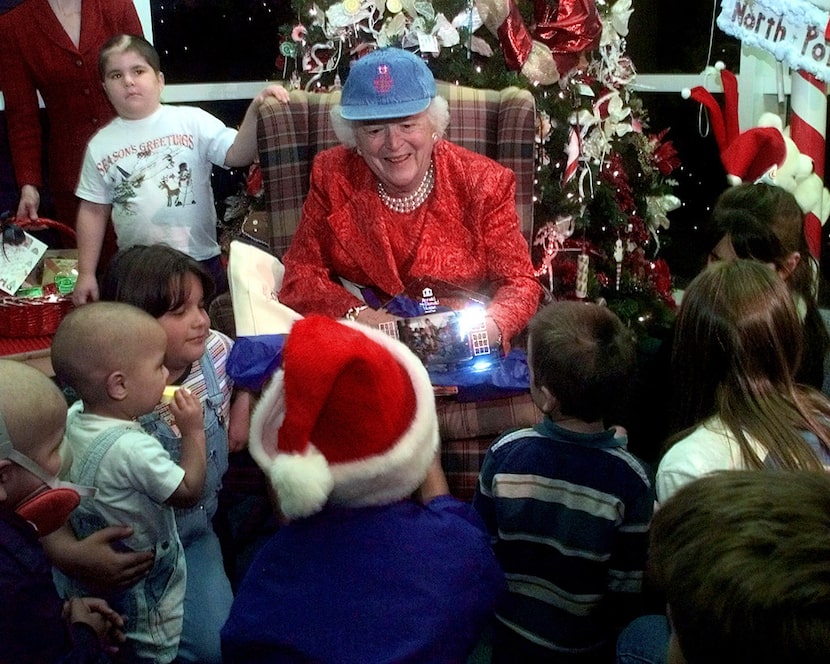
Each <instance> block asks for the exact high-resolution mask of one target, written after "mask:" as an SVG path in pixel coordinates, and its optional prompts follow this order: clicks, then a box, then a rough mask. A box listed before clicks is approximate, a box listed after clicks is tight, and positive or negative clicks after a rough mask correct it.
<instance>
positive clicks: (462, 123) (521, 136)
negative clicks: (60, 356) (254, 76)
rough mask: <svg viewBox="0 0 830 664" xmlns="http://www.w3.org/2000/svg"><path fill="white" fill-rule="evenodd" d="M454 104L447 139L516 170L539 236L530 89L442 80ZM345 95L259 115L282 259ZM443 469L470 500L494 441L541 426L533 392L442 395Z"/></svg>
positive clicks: (520, 199)
mask: <svg viewBox="0 0 830 664" xmlns="http://www.w3.org/2000/svg"><path fill="white" fill-rule="evenodd" d="M437 87H438V94H439V95H441V96H442V97H444V98H445V99H446V100H447V101H448V102H449V109H450V124H449V127H448V129H447V133H446V138H447V139H449V140H450V141H452V142H454V143H456V144H458V145H461V146H463V147H465V148H468V149H470V150H473V151H475V152H478V153H481V154H485V155H487V156H488V157H491V158H492V159H494V160H496V161H498V162H500V163H501V164H503V165H505V166H507V167H509V168H511V169H512V170H513V171H514V172H515V174H516V205H517V208H518V212H519V218H520V220H521V226H522V232H523V234H524V235H525V238H526V239H527V240H528V242H530V241H531V240H532V235H533V177H534V149H535V147H534V141H535V137H536V114H535V105H534V99H533V96H532V95H531V94H530V93H529V92H528V91H527V90H520V89H519V88H515V87H513V88H506V89H504V90H480V89H474V88H468V87H462V86H457V85H453V84H450V83H444V82H440V81H439V82H438V85H437ZM339 100H340V93H339V92H331V93H313V92H312V93H309V92H303V91H293V92H291V101H290V103H289V104H288V105H283V104H280V103H279V102H276V101H274V100H268V101H266V102H265V103H264V104H263V105H262V107H261V109H260V114H259V125H258V132H257V133H258V141H259V157H260V165H261V167H262V175H263V185H264V188H265V203H266V211H267V220H266V224H267V226H268V227H267V228H265V229H263V228H260V229H259V232H258V233H257V235H258V237H259V239H265V240H266V241H267V242H268V244H269V246H270V248H271V251H272V252H273V253H274V254H275V255H276V256H277V257H279V258H282V256H283V255H284V254H285V252H286V250H287V249H288V246H289V245H290V243H291V238H292V236H293V235H294V231H295V230H296V229H297V225H298V224H299V221H300V213H301V210H302V206H303V201H304V200H305V197H306V193H307V192H308V183H309V174H310V171H311V163H312V161H313V160H314V156H315V155H316V154H317V153H318V152H319V151H321V150H325V149H326V148H329V147H333V146H335V145H337V143H338V141H337V138H336V136H335V135H334V131H333V130H332V128H331V124H330V122H329V111H330V109H331V107H332V106H333V105H334V104H337V103H338V102H339ZM437 403H438V414H439V421H440V428H441V439H442V448H443V465H444V470H445V472H446V474H447V479H448V481H449V484H450V488H451V490H452V492H453V494H454V495H456V496H457V497H459V498H461V499H465V500H466V499H469V498H471V497H472V493H473V491H474V489H475V484H476V479H477V477H478V471H479V468H480V467H481V461H482V459H483V457H484V454H485V452H486V451H487V449H488V447H489V446H490V443H491V442H492V440H493V438H494V437H495V436H496V435H498V434H499V433H501V432H502V431H504V430H505V429H507V428H510V427H513V426H521V425H528V424H532V423H535V422H537V421H538V419H539V414H538V412H537V411H536V409H535V408H534V406H533V403H532V402H531V400H530V397H529V395H526V394H522V395H519V396H514V397H510V398H501V399H496V400H492V401H478V402H473V403H460V402H458V401H456V400H455V399H453V398H452V397H438V402H437Z"/></svg>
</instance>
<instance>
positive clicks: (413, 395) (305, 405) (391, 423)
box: [249, 316, 439, 519]
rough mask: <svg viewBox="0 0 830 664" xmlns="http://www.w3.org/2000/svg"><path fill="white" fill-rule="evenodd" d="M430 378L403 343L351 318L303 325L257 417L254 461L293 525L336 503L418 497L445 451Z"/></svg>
mask: <svg viewBox="0 0 830 664" xmlns="http://www.w3.org/2000/svg"><path fill="white" fill-rule="evenodd" d="M438 443H439V438H438V421H437V417H436V413H435V396H434V393H433V389H432V385H431V384H430V380H429V375H428V374H427V372H426V369H425V368H424V366H423V364H422V363H421V362H420V361H419V360H418V358H417V357H416V356H415V355H414V354H413V353H412V352H411V351H410V350H409V349H408V348H407V347H406V346H404V345H403V344H402V343H400V342H399V341H397V340H396V339H393V338H392V337H389V336H387V335H386V334H384V333H383V332H380V331H379V330H376V329H372V328H369V327H366V326H363V325H360V324H358V323H353V322H350V321H335V320H332V319H330V318H325V317H322V316H309V317H307V318H304V319H302V320H298V321H297V322H295V323H294V324H293V326H292V328H291V331H290V334H289V335H288V338H287V340H286V342H285V347H284V349H283V364H282V367H281V368H280V369H279V370H278V371H277V372H276V373H275V374H274V376H273V378H272V379H271V382H270V383H269V385H268V387H267V388H266V389H265V391H264V392H263V394H262V397H261V398H260V400H259V402H258V404H257V407H256V409H255V410H254V413H253V416H252V418H251V435H250V445H249V449H250V452H251V456H252V457H253V458H254V460H255V461H256V462H257V464H259V466H260V467H261V468H262V469H263V471H264V472H265V474H266V475H267V476H268V478H269V479H270V481H271V484H272V485H273V487H274V490H275V491H276V495H277V498H278V500H279V505H280V509H281V511H282V512H283V514H284V515H285V516H286V517H288V518H289V519H297V518H301V517H306V516H310V515H312V514H314V513H316V512H319V511H320V510H321V509H322V508H323V506H324V505H325V504H326V503H328V502H330V503H332V504H335V505H341V506H347V507H364V506H368V505H382V504H387V503H391V502H394V501H396V500H400V499H401V498H404V497H406V496H408V495H410V494H411V493H412V492H413V491H414V490H415V489H417V488H418V486H419V485H420V484H421V483H422V482H423V480H424V478H425V477H426V473H427V469H428V468H429V466H430V464H431V462H432V460H433V458H434V456H435V453H436V451H437V450H438Z"/></svg>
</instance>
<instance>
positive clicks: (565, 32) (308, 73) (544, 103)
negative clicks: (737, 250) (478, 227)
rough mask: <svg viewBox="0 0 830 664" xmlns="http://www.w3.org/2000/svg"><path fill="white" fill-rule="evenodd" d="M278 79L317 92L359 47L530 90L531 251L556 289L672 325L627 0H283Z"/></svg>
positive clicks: (664, 158) (452, 74)
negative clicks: (392, 50) (285, 11)
mask: <svg viewBox="0 0 830 664" xmlns="http://www.w3.org/2000/svg"><path fill="white" fill-rule="evenodd" d="M292 5H293V8H294V11H295V12H296V17H297V21H296V23H292V24H291V25H286V26H284V27H283V28H282V29H281V34H280V39H281V43H280V55H279V57H278V59H277V62H276V67H277V72H276V75H277V77H280V78H283V79H285V80H289V81H291V84H292V85H293V86H295V87H298V88H299V87H302V88H304V89H306V90H311V91H318V90H319V91H325V90H328V89H332V88H334V87H337V86H339V85H340V82H341V80H343V79H344V78H345V76H347V75H348V68H349V63H350V62H351V61H352V60H353V59H356V58H359V57H360V56H361V55H362V54H364V53H365V52H367V51H368V50H371V49H375V48H380V47H384V46H397V47H401V48H406V49H409V50H412V51H414V52H417V53H419V54H420V55H421V56H422V57H424V59H425V61H426V62H427V64H428V65H429V66H430V68H431V69H432V71H433V73H434V74H435V77H436V78H438V79H441V80H445V81H451V82H456V83H458V84H460V85H468V86H472V87H479V88H494V89H500V88H504V87H507V86H511V85H515V86H519V87H524V88H527V89H529V90H530V91H531V92H532V93H533V95H534V97H535V99H536V108H537V154H536V165H537V174H538V176H537V195H536V205H535V229H536V230H535V235H534V238H533V246H532V247H531V249H532V255H533V259H534V265H535V266H536V272H537V275H538V277H539V279H540V282H541V283H542V285H543V286H545V287H546V288H547V289H549V290H550V292H551V294H552V296H553V297H555V298H560V299H561V298H586V299H590V300H604V301H606V302H607V303H608V306H609V307H611V308H612V309H613V310H614V311H615V312H616V313H617V314H618V315H619V316H620V317H621V318H622V319H623V320H624V321H626V322H627V323H628V324H629V325H630V326H631V327H632V328H633V329H635V331H636V332H637V333H638V334H640V335H641V336H644V335H649V334H651V333H652V332H653V331H654V327H655V326H666V325H668V324H669V322H670V320H671V317H672V315H673V311H674V300H673V298H672V279H671V274H670V272H669V269H668V266H667V265H666V263H665V261H663V260H662V259H659V258H657V250H658V249H659V247H660V243H661V240H662V241H665V237H662V238H661V233H662V232H663V231H664V230H665V229H667V228H668V227H669V219H668V213H669V212H670V211H671V210H673V209H675V208H677V207H678V206H679V205H680V201H679V200H678V199H677V198H676V197H675V196H674V195H673V193H672V192H673V188H674V187H675V186H676V182H675V181H674V180H672V179H671V174H672V172H673V171H674V170H675V169H676V168H677V167H678V166H679V165H680V162H679V160H678V158H677V153H676V151H675V150H674V147H673V146H672V144H671V143H670V142H669V141H666V140H664V139H665V133H666V132H665V131H660V132H657V133H648V129H649V123H648V117H647V113H646V110H645V109H644V108H643V105H642V103H641V102H640V100H639V99H638V98H637V96H636V95H635V94H634V93H633V91H632V89H631V85H632V83H633V81H634V79H635V77H636V72H635V69H634V66H633V63H632V62H631V60H630V58H628V57H627V56H626V54H625V38H626V36H627V34H628V20H629V18H630V16H631V13H632V8H631V0H560V1H559V2H556V1H550V0H534V1H532V2H531V1H530V0H526V1H525V0H317V1H316V2H313V1H309V0H293V1H292Z"/></svg>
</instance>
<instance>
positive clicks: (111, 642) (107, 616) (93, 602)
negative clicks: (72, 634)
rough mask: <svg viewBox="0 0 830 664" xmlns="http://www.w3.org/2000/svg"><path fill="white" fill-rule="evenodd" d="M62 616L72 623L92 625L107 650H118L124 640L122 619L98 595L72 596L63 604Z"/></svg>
mask: <svg viewBox="0 0 830 664" xmlns="http://www.w3.org/2000/svg"><path fill="white" fill-rule="evenodd" d="M64 618H65V619H66V620H67V621H69V623H70V624H73V623H84V624H86V625H89V626H90V627H92V629H93V630H94V631H95V633H96V634H97V635H98V639H99V640H100V641H101V642H102V643H103V644H104V647H105V648H106V649H107V651H108V652H110V653H113V652H117V651H118V646H119V645H120V644H122V643H124V641H125V640H126V637H125V636H124V632H123V631H122V628H123V627H124V619H123V618H122V617H121V616H120V615H119V614H118V613H116V612H115V611H114V610H113V609H112V607H111V606H110V605H109V604H107V603H106V601H105V600H103V599H99V598H98V597H73V598H71V599H69V600H67V602H66V604H65V605H64Z"/></svg>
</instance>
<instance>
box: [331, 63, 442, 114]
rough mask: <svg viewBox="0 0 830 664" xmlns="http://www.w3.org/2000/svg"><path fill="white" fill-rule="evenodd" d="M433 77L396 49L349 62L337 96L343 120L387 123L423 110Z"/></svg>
mask: <svg viewBox="0 0 830 664" xmlns="http://www.w3.org/2000/svg"><path fill="white" fill-rule="evenodd" d="M434 96H435V78H434V77H433V76H432V72H431V71H430V70H429V67H427V65H426V63H425V62H424V61H423V60H422V59H421V58H419V57H418V56H417V55H415V54H414V53H411V52H409V51H405V50H403V49H400V48H382V49H379V50H377V51H373V52H372V53H369V54H368V55H365V56H363V57H362V58H360V60H358V61H356V62H353V63H352V65H351V69H350V70H349V75H348V77H347V78H346V83H345V84H344V85H343V93H342V96H341V97H340V115H341V116H342V117H343V118H345V119H346V120H388V119H391V118H403V117H406V116H408V115H415V114H416V113H420V112H421V111H423V110H426V108H427V106H429V103H430V101H431V100H432V98H433V97H434Z"/></svg>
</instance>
